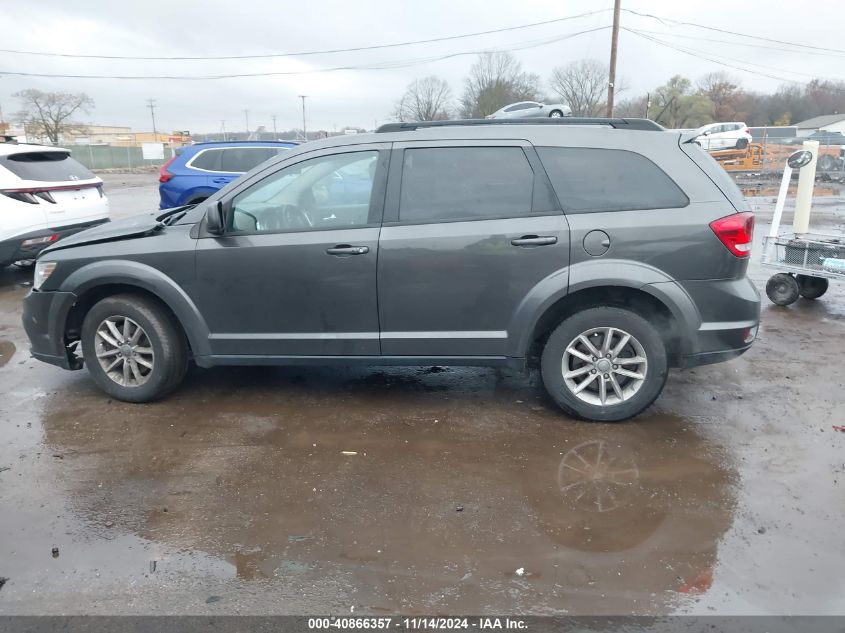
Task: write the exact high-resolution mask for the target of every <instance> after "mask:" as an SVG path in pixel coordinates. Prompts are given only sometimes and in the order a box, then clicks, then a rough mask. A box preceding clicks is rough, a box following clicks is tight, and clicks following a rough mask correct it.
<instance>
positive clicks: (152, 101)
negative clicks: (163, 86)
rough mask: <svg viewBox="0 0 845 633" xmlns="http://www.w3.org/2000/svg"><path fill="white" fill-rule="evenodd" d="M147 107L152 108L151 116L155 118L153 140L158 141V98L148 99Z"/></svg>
mask: <svg viewBox="0 0 845 633" xmlns="http://www.w3.org/2000/svg"><path fill="white" fill-rule="evenodd" d="M147 107H148V108H149V109H150V116H151V117H152V118H153V140H154V141H156V142H158V130H156V100H155V99H147Z"/></svg>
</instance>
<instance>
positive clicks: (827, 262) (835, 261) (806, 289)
mask: <svg viewBox="0 0 845 633" xmlns="http://www.w3.org/2000/svg"><path fill="white" fill-rule="evenodd" d="M762 265H763V267H765V268H773V269H775V270H777V271H779V272H778V273H776V274H774V275H772V276H771V278H770V279H769V281H768V282H767V283H766V295H768V297H769V299H771V300H772V303H776V304H777V305H779V306H786V305H789V304H790V303H793V302H794V301H795V300H797V299H798V297H799V296H801V297H804V298H805V299H818V298H819V297H821V296H822V295H823V294H824V293H825V292H826V291H827V287H828V283H829V280H831V279H845V236H835V235H794V234H786V235H775V236H771V235H770V236H767V237H764V238H763V259H762Z"/></svg>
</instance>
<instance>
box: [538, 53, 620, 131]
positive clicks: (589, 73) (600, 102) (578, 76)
mask: <svg viewBox="0 0 845 633" xmlns="http://www.w3.org/2000/svg"><path fill="white" fill-rule="evenodd" d="M608 75H609V72H608V67H607V64H603V63H601V62H600V61H597V60H595V59H579V60H578V61H574V62H572V63H570V64H567V65H566V66H558V67H557V68H555V69H554V70H552V76H551V78H550V79H549V87H550V88H551V89H552V90H553V91H554V92H555V93H556V94H557V95H558V96H559V97H560V99H561V100H562V101H563V102H564V103H565V104H566V105H568V106H569V107H570V109H571V110H572V116H587V117H589V116H602V113H603V112H604V110H605V101H606V99H607V82H608Z"/></svg>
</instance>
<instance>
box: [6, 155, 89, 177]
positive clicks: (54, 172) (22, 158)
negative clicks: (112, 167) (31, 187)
mask: <svg viewBox="0 0 845 633" xmlns="http://www.w3.org/2000/svg"><path fill="white" fill-rule="evenodd" d="M0 165H3V167H5V168H6V169H8V170H9V171H10V172H12V173H13V174H15V175H16V176H17V177H18V178H22V179H23V180H37V181H40V182H67V181H75V180H90V179H91V178H94V177H95V176H94V174H92V173H91V172H90V171H88V168H86V167H85V166H84V165H82V164H81V163H79V162H78V161H76V160H74V159H73V158H71V157H70V154H68V153H67V152H56V151H43V152H21V153H19V154H9V155H8V156H0Z"/></svg>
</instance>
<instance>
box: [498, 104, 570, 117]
mask: <svg viewBox="0 0 845 633" xmlns="http://www.w3.org/2000/svg"><path fill="white" fill-rule="evenodd" d="M570 114H572V110H570V109H569V106H568V105H566V104H564V103H539V102H537V101H520V102H519V103H512V104H510V105H506V106H505V107H504V108H501V109H499V110H496V111H495V112H494V113H493V114H488V115H487V116H486V117H484V118H485V119H523V118H528V117H542V116H547V117H551V118H553V119H557V118H560V117H565V116H569V115H570Z"/></svg>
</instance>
